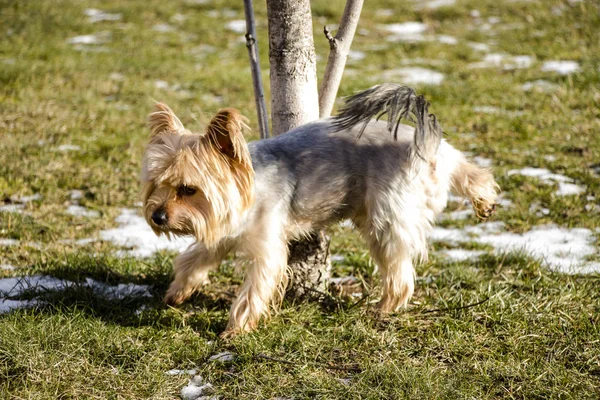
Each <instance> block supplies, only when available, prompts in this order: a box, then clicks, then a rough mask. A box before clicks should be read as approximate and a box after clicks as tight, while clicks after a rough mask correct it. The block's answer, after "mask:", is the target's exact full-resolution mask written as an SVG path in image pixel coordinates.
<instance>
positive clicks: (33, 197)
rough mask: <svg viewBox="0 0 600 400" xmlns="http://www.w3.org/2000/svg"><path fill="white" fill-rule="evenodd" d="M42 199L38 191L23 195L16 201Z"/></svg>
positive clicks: (23, 201) (26, 201)
mask: <svg viewBox="0 0 600 400" xmlns="http://www.w3.org/2000/svg"><path fill="white" fill-rule="evenodd" d="M41 199H42V195H41V194H39V193H34V194H32V195H31V196H23V197H21V198H20V199H18V201H19V202H20V203H30V202H32V201H36V200H41Z"/></svg>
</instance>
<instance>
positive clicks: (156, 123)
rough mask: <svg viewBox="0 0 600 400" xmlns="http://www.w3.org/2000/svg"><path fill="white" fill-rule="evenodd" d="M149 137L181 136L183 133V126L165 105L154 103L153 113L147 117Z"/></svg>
mask: <svg viewBox="0 0 600 400" xmlns="http://www.w3.org/2000/svg"><path fill="white" fill-rule="evenodd" d="M148 125H149V126H150V137H155V136H157V135H162V134H172V135H181V134H182V133H184V132H185V128H184V127H183V124H182V123H181V121H180V120H179V118H177V116H176V115H175V113H174V112H173V111H172V110H171V109H170V108H169V106H168V105H166V104H165V103H156V105H155V106H154V112H153V113H152V114H150V115H149V116H148Z"/></svg>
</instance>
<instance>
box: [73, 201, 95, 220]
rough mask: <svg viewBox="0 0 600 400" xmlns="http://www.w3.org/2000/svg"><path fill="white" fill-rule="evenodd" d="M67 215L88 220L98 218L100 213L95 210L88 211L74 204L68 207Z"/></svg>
mask: <svg viewBox="0 0 600 400" xmlns="http://www.w3.org/2000/svg"><path fill="white" fill-rule="evenodd" d="M67 214H70V215H73V216H75V217H86V218H98V217H99V216H100V213H99V212H98V211H95V210H90V209H87V208H85V207H83V206H80V205H77V204H72V205H70V206H69V207H67Z"/></svg>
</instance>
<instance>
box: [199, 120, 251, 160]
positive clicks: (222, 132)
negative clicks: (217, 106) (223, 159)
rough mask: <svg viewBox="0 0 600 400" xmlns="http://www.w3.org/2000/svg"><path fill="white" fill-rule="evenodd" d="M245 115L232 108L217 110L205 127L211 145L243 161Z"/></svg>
mask: <svg viewBox="0 0 600 400" xmlns="http://www.w3.org/2000/svg"><path fill="white" fill-rule="evenodd" d="M244 129H248V125H246V117H244V116H243V115H242V114H240V112H239V111H238V110H236V109H234V108H224V109H222V110H219V112H217V114H216V115H215V116H214V117H213V119H212V120H211V121H210V124H209V125H208V127H207V128H206V134H207V136H208V138H209V140H210V142H211V144H212V145H213V146H215V147H216V148H217V150H218V151H220V152H221V153H222V154H224V155H226V156H227V157H229V158H231V159H234V160H237V161H240V162H244V158H245V153H246V152H247V151H246V150H245V148H246V141H245V139H244V133H243V131H244Z"/></svg>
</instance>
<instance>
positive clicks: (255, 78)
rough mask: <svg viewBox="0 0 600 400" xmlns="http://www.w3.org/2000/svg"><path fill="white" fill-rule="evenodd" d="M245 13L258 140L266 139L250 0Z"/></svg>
mask: <svg viewBox="0 0 600 400" xmlns="http://www.w3.org/2000/svg"><path fill="white" fill-rule="evenodd" d="M244 12H245V13H246V47H247V48H248V55H249V56H250V69H251V70H252V85H253V86H254V100H255V102H256V112H257V114H258V129H259V131H260V138H261V139H266V138H268V137H269V136H270V134H269V120H268V118H267V105H266V103H265V92H264V90H263V83H262V77H261V75H260V60H259V58H258V43H257V42H256V22H255V20H254V7H253V6H252V0H244Z"/></svg>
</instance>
